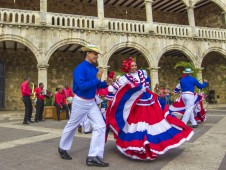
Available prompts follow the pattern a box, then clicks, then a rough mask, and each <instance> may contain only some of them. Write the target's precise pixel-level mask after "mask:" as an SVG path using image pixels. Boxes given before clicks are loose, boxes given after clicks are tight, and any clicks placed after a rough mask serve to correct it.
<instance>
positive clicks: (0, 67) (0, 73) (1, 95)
mask: <svg viewBox="0 0 226 170" xmlns="http://www.w3.org/2000/svg"><path fill="white" fill-rule="evenodd" d="M4 101H5V68H4V64H3V63H1V62H0V108H4Z"/></svg>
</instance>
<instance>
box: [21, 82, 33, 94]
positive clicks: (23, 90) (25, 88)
mask: <svg viewBox="0 0 226 170" xmlns="http://www.w3.org/2000/svg"><path fill="white" fill-rule="evenodd" d="M20 90H21V94H22V96H29V97H30V95H31V89H30V87H29V86H28V82H27V81H24V82H23V83H22V84H21V87H20Z"/></svg>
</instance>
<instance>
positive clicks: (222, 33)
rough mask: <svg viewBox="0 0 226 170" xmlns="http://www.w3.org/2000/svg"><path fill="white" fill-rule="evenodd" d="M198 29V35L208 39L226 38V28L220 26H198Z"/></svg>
mask: <svg viewBox="0 0 226 170" xmlns="http://www.w3.org/2000/svg"><path fill="white" fill-rule="evenodd" d="M196 28H197V30H198V37H200V38H208V39H220V40H226V30H225V29H219V28H205V27H196Z"/></svg>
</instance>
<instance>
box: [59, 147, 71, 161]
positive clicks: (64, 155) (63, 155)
mask: <svg viewBox="0 0 226 170" xmlns="http://www.w3.org/2000/svg"><path fill="white" fill-rule="evenodd" d="M58 152H59V154H60V157H61V159H66V160H71V159H72V157H70V155H68V153H67V151H65V150H63V149H61V148H60V147H58Z"/></svg>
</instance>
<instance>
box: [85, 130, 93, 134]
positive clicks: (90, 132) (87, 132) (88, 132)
mask: <svg viewBox="0 0 226 170" xmlns="http://www.w3.org/2000/svg"><path fill="white" fill-rule="evenodd" d="M84 133H85V134H89V133H92V131H89V132H84Z"/></svg>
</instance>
